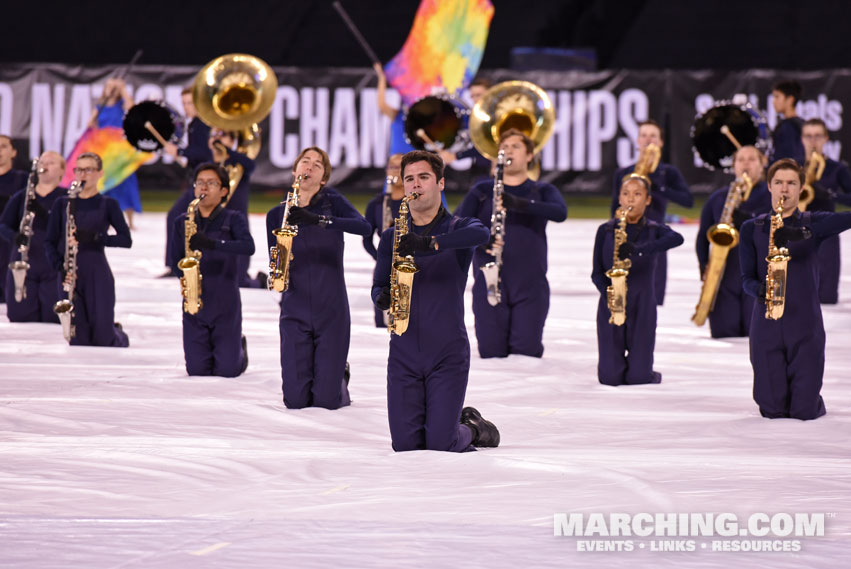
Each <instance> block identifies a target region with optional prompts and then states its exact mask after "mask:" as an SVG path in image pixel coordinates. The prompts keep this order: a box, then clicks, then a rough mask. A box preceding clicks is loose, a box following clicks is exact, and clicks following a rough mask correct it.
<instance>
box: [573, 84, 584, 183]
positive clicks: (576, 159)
mask: <svg viewBox="0 0 851 569" xmlns="http://www.w3.org/2000/svg"><path fill="white" fill-rule="evenodd" d="M586 101H587V96H586V93H585V91H574V92H573V167H572V168H571V169H572V170H584V169H585V116H586V114H587V104H586Z"/></svg>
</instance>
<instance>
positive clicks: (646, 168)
mask: <svg viewBox="0 0 851 569" xmlns="http://www.w3.org/2000/svg"><path fill="white" fill-rule="evenodd" d="M661 159H662V149H661V148H659V146H658V145H657V144H653V143H650V144H648V145H647V146H645V147H644V148H643V149H642V150H641V152H640V153H639V154H638V161H637V162H636V163H635V168H633V169H632V172H630V173H629V174H627V175H626V176H624V177H623V179H624V180H626V179H627V178H628V177H629V176H630V175H631V174H635V175H636V176H644V177H645V178H647V177H649V176H650V174H652V173H653V172H655V171H656V168H658V167H659V160H661Z"/></svg>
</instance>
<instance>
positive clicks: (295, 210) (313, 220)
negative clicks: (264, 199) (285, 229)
mask: <svg viewBox="0 0 851 569" xmlns="http://www.w3.org/2000/svg"><path fill="white" fill-rule="evenodd" d="M321 217H322V216H320V215H318V214H316V213H313V212H310V211H307V210H306V209H304V208H303V207H292V208H290V215H289V217H288V218H287V223H289V224H291V225H318V224H319V219H320V218H321Z"/></svg>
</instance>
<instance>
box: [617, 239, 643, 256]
mask: <svg viewBox="0 0 851 569" xmlns="http://www.w3.org/2000/svg"><path fill="white" fill-rule="evenodd" d="M637 249H638V247H636V246H635V243H633V242H632V241H624V242H623V243H621V246H620V249H618V257H620V258H621V259H629V258H630V257H632V256H633V255H634V254H635V251H636V250H637Z"/></svg>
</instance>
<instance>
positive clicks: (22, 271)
mask: <svg viewBox="0 0 851 569" xmlns="http://www.w3.org/2000/svg"><path fill="white" fill-rule="evenodd" d="M42 172H44V169H39V167H38V158H36V159H34V160H33V163H32V167H31V168H30V176H29V178H28V179H27V192H26V195H25V197H24V215H23V216H22V217H21V224H20V226H19V227H18V233H19V234H20V235H24V236H26V238H27V241H26V243H22V244H21V245H18V252H19V253H20V254H21V258H20V259H19V260H17V261H12V262H11V263H9V271H11V273H12V280H13V281H14V283H15V302H21V301H22V300H23V299H25V298H26V297H27V287H26V286H25V283H26V280H27V271H28V270H30V263H29V255H30V244H31V243H32V237H33V223H34V222H35V213H34V212H31V211H30V207H29V206H30V203H32V201H33V200H34V199H35V187H36V185H38V175H39V174H40V173H42Z"/></svg>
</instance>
